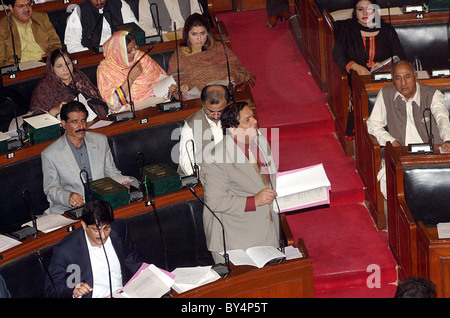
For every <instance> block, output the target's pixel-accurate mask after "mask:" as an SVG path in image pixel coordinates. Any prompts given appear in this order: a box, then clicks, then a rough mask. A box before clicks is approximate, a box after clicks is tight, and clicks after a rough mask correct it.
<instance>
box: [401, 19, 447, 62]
mask: <svg viewBox="0 0 450 318" xmlns="http://www.w3.org/2000/svg"><path fill="white" fill-rule="evenodd" d="M447 24H448V21H446V20H443V21H435V22H417V23H406V24H395V25H394V28H395V30H396V31H397V34H398V37H399V40H400V43H401V44H402V47H403V50H404V52H405V55H406V60H408V61H410V62H412V61H414V57H415V56H417V57H418V58H419V59H420V61H421V63H422V68H423V69H424V70H425V69H426V70H430V69H440V68H448V57H449V55H448V35H447Z"/></svg>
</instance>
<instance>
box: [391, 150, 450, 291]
mask: <svg viewBox="0 0 450 318" xmlns="http://www.w3.org/2000/svg"><path fill="white" fill-rule="evenodd" d="M438 146H439V145H435V152H434V153H433V154H428V155H417V154H416V155H411V154H409V153H408V152H407V147H392V145H391V144H390V143H389V144H388V145H387V146H386V157H385V158H386V179H387V194H388V200H387V209H388V211H387V214H388V236H389V247H390V249H391V252H392V254H393V256H394V258H395V259H396V261H397V264H398V272H399V276H400V278H401V279H404V278H406V277H409V276H423V277H426V278H429V279H431V280H432V281H433V282H434V283H435V284H436V286H437V294H438V297H450V280H449V278H450V277H449V276H448V275H449V273H450V264H449V263H448V257H449V256H450V240H448V239H439V238H438V235H437V229H436V227H425V226H424V224H423V223H422V222H418V223H416V221H415V220H414V218H413V216H412V215H411V212H410V210H409V208H408V206H407V204H406V200H405V193H404V184H403V173H404V170H403V169H404V167H408V166H423V165H444V164H445V165H448V164H449V163H450V155H449V154H440V153H439V150H438Z"/></svg>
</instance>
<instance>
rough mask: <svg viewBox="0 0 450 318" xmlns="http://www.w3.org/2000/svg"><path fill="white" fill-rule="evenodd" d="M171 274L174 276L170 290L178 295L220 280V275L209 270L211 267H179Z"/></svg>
mask: <svg viewBox="0 0 450 318" xmlns="http://www.w3.org/2000/svg"><path fill="white" fill-rule="evenodd" d="M172 274H173V275H175V283H174V284H173V286H172V289H173V290H175V291H176V292H177V293H179V294H181V293H184V292H186V291H188V290H191V289H193V288H196V287H199V286H202V285H205V284H208V283H211V282H214V281H216V280H218V279H219V278H220V275H219V274H217V272H216V271H214V270H213V269H211V266H196V267H179V268H176V269H174V270H173V271H172Z"/></svg>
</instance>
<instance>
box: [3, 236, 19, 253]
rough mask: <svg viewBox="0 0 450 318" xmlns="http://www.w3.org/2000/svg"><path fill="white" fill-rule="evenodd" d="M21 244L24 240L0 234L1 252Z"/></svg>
mask: <svg viewBox="0 0 450 318" xmlns="http://www.w3.org/2000/svg"><path fill="white" fill-rule="evenodd" d="M19 244H22V242H20V241H18V240H15V239H13V238H10V237H8V236H6V235H0V253H1V252H3V251H6V250H8V249H10V248H12V247H14V246H17V245H19Z"/></svg>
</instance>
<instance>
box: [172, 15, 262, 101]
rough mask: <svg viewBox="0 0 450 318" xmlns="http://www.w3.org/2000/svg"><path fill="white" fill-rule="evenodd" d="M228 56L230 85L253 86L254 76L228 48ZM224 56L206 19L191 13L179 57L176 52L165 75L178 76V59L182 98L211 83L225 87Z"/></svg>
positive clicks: (222, 49)
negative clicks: (243, 84)
mask: <svg viewBox="0 0 450 318" xmlns="http://www.w3.org/2000/svg"><path fill="white" fill-rule="evenodd" d="M227 55H228V61H229V65H230V77H231V81H232V82H233V83H234V84H235V85H239V84H242V83H245V82H250V83H251V84H253V79H254V77H255V76H254V75H253V73H251V72H250V71H248V70H247V69H246V68H245V66H243V65H242V63H241V62H240V61H239V59H238V58H237V56H236V55H235V54H233V52H232V51H231V50H230V49H229V48H227ZM227 55H225V50H224V47H223V44H222V43H220V42H216V41H215V40H214V37H213V35H212V33H211V27H210V25H209V22H208V19H207V18H206V17H205V16H203V15H201V14H198V13H194V14H192V15H191V16H189V18H187V19H186V23H185V25H184V28H183V40H182V42H181V45H180V46H179V47H178V54H177V52H175V53H173V55H172V57H171V58H170V61H169V70H168V73H169V74H173V73H177V72H178V65H177V57H178V58H179V66H180V82H181V83H180V84H181V85H180V87H181V92H182V93H183V94H185V93H186V92H187V91H188V90H191V89H192V88H194V87H197V88H198V90H199V91H201V90H202V89H203V87H205V86H206V85H207V84H208V83H210V82H213V81H225V82H226V83H228V69H227ZM176 78H177V77H176V76H175V79H176ZM174 86H175V85H174ZM172 88H173V87H172Z"/></svg>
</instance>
